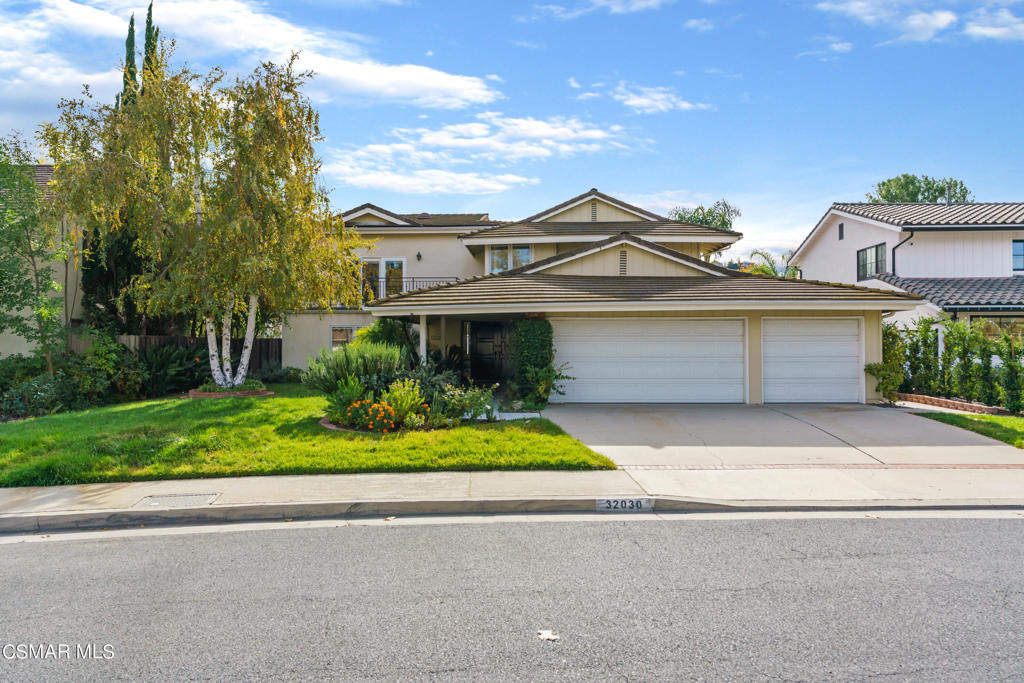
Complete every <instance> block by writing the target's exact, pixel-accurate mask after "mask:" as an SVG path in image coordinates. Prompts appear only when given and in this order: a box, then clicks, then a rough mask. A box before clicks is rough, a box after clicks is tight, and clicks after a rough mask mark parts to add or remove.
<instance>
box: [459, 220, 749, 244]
mask: <svg viewBox="0 0 1024 683" xmlns="http://www.w3.org/2000/svg"><path fill="white" fill-rule="evenodd" d="M552 225H554V224H552ZM619 232H628V233H629V234H631V235H635V236H636V237H639V238H640V239H643V240H647V241H648V242H658V243H662V242H667V243H672V242H693V243H696V244H713V243H721V242H725V243H727V244H732V243H733V242H736V241H738V240H739V239H740V236H739V235H722V236H721V237H717V236H712V235H686V236H683V235H678V236H677V235H668V236H661V235H645V234H643V231H640V230H637V231H636V232H633V231H631V230H630V229H629V228H626V227H623V228H622V229H621V230H619ZM609 237H613V235H609V234H602V235H551V236H548V235H545V236H543V237H473V236H472V235H470V236H468V237H463V238H462V242H463V244H466V245H478V244H479V245H485V244H559V243H561V244H567V243H569V242H599V241H600V240H606V239H608V238H609Z"/></svg>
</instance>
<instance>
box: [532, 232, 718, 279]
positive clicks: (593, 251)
mask: <svg viewBox="0 0 1024 683" xmlns="http://www.w3.org/2000/svg"><path fill="white" fill-rule="evenodd" d="M623 244H625V245H628V246H631V247H636V248H637V249H642V250H644V251H646V252H648V253H650V254H654V255H655V256H660V257H661V258H663V259H665V260H667V261H673V262H674V263H678V264H680V265H684V266H686V267H688V268H693V269H694V270H699V271H701V272H702V273H707V274H708V275H715V276H718V277H725V275H724V274H723V273H720V272H718V271H717V270H714V269H712V268H707V267H705V266H703V265H698V264H696V263H692V262H691V261H687V260H685V259H680V258H676V257H674V256H669V255H668V254H663V253H661V252H660V251H658V250H656V249H651V248H650V247H647V246H644V245H643V244H637V243H636V242H632V241H630V240H625V239H622V240H616V241H615V242H612V243H610V244H605V245H603V246H601V247H595V248H593V249H588V250H587V251H584V252H582V253H579V254H574V255H572V256H568V257H566V258H564V259H559V260H558V261H553V262H551V263H546V264H544V265H543V266H541V267H540V268H531V269H530V270H527V271H525V272H526V273H527V274H530V273H539V272H542V271H545V270H547V269H548V268H554V267H555V266H560V265H562V264H563V263H569V262H570V261H576V260H578V259H581V258H584V257H587V256H590V255H591V254H596V253H597V252H599V251H604V250H605V249H614V248H615V247H619V246H622V245H623Z"/></svg>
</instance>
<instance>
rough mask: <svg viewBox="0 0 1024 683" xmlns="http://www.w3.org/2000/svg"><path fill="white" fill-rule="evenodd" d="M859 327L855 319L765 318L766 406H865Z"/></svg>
mask: <svg viewBox="0 0 1024 683" xmlns="http://www.w3.org/2000/svg"><path fill="white" fill-rule="evenodd" d="M860 327H861V326H860V321H859V320H858V319H857V318H848V319H835V318H831V319H830V318H775V319H773V318H764V319H763V320H762V346H761V348H762V354H763V360H762V376H763V382H762V390H763V399H764V401H765V402H766V403H790V402H792V403H797V402H816V403H817V402H821V403H855V402H859V401H862V400H863V395H862V394H863V392H862V389H861V384H862V381H863V373H864V367H863V360H862V354H861V349H862V345H863V342H862V339H861V331H860Z"/></svg>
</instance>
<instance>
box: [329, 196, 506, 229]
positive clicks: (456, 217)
mask: <svg viewBox="0 0 1024 683" xmlns="http://www.w3.org/2000/svg"><path fill="white" fill-rule="evenodd" d="M367 211H371V212H373V213H376V214H378V215H382V216H385V217H387V218H391V219H392V220H394V221H395V222H396V223H404V224H407V225H414V226H422V227H457V226H464V225H465V226H492V225H494V224H495V223H497V222H498V221H493V220H491V217H490V216H489V215H488V214H486V213H427V212H425V211H423V212H420V213H394V212H393V211H388V210H387V209H385V208H382V207H380V206H377V205H376V204H371V203H370V202H367V203H365V204H360V205H359V206H357V207H354V208H351V209H349V210H348V211H343V212H342V213H341V215H342V216H351V215H352V214H359V213H364V212H367ZM367 227H369V226H367ZM373 227H380V226H373Z"/></svg>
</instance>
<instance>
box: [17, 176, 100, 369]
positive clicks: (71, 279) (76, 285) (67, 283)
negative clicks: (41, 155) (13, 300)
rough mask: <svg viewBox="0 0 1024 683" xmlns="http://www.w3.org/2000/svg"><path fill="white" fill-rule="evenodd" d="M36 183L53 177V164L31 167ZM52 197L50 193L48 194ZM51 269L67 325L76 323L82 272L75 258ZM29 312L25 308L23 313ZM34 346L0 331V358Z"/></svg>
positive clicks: (79, 315) (79, 314) (80, 313)
mask: <svg viewBox="0 0 1024 683" xmlns="http://www.w3.org/2000/svg"><path fill="white" fill-rule="evenodd" d="M32 173H33V177H34V179H35V181H36V184H37V185H39V186H40V187H42V188H45V187H46V186H47V185H48V184H49V183H50V179H51V178H52V177H53V166H52V165H50V164H37V165H35V166H34V167H33V168H32ZM48 196H50V197H52V196H53V195H52V194H48ZM48 265H49V266H50V267H51V268H52V269H53V276H54V278H55V279H56V280H57V282H58V283H59V284H60V287H61V296H62V297H63V299H64V308H65V316H64V320H65V322H66V323H67V324H68V325H72V326H74V325H78V324H80V323H81V322H82V317H83V314H84V311H83V308H82V296H81V289H82V273H81V269H80V264H79V262H78V259H77V258H71V259H69V261H68V262H67V263H64V262H57V263H51V264H48ZM30 314H31V312H30V311H28V310H26V311H25V315H26V316H28V315H30ZM34 348H35V346H34V345H33V344H30V343H29V342H27V341H25V340H24V339H22V338H21V337H19V336H17V335H14V334H11V333H10V332H0V358H3V357H4V356H10V355H13V354H16V353H20V354H26V355H27V354H30V353H32V351H33V350H34Z"/></svg>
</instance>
